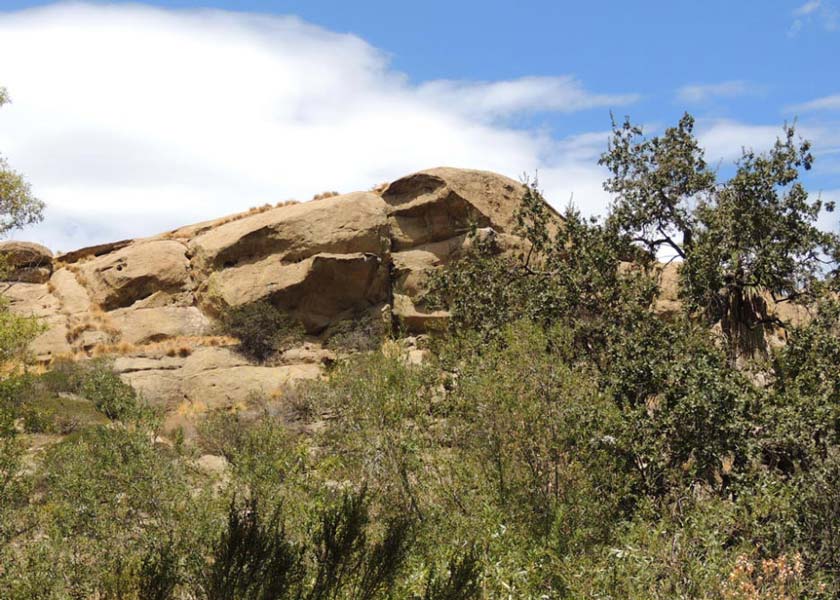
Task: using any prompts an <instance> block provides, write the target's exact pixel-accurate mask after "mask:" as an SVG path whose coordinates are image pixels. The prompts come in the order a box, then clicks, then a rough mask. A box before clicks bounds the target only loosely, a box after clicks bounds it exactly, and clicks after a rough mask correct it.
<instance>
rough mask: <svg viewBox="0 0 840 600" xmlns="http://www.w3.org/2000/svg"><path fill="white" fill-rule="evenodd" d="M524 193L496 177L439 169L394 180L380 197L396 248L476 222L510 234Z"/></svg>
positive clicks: (438, 237)
mask: <svg viewBox="0 0 840 600" xmlns="http://www.w3.org/2000/svg"><path fill="white" fill-rule="evenodd" d="M524 191H525V189H524V187H523V186H522V184H520V183H517V182H516V181H514V180H512V179H508V178H507V177H503V176H501V175H498V174H496V173H490V172H487V171H470V170H464V169H452V168H448V167H440V168H437V169H429V170H428V171H420V172H419V173H414V174H412V175H408V176H407V177H403V178H402V179H398V180H397V181H395V182H393V183H392V184H390V185H389V186H388V187H387V188H386V189H385V191H384V192H383V194H382V199H383V200H384V201H385V202H386V203H387V204H388V215H389V221H390V226H391V240H392V245H393V249H394V250H405V249H407V248H411V247H413V246H418V245H420V244H428V243H429V242H437V241H441V240H446V239H449V238H453V237H456V236H459V235H462V234H465V233H467V232H468V231H469V229H470V227H471V226H472V225H473V224H474V225H476V226H478V227H492V228H493V229H494V230H496V231H497V232H499V233H511V232H512V231H513V229H514V225H515V212H516V209H517V207H518V206H519V202H520V200H521V198H522V194H523V193H524Z"/></svg>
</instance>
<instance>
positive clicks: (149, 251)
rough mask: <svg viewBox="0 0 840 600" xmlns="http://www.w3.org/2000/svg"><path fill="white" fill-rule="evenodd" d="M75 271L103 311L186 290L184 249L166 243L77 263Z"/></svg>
mask: <svg viewBox="0 0 840 600" xmlns="http://www.w3.org/2000/svg"><path fill="white" fill-rule="evenodd" d="M79 270H80V276H81V278H82V281H83V282H84V283H85V284H86V286H87V288H88V290H89V291H90V294H91V298H92V299H93V301H94V302H95V303H97V304H98V305H99V306H101V307H102V308H104V309H105V310H113V309H116V308H122V307H126V306H130V305H131V304H133V303H134V302H136V301H138V300H142V299H143V298H146V297H148V296H151V295H152V294H153V293H155V292H158V291H162V292H177V291H182V290H185V289H187V288H188V287H190V277H189V260H188V259H187V254H186V247H185V246H184V245H183V244H181V243H180V242H175V241H170V240H155V241H151V242H138V243H135V244H131V245H130V246H127V247H125V248H123V249H121V250H118V251H116V252H112V253H109V254H105V255H103V256H100V257H98V258H94V259H91V260H88V261H86V262H83V263H80V266H79Z"/></svg>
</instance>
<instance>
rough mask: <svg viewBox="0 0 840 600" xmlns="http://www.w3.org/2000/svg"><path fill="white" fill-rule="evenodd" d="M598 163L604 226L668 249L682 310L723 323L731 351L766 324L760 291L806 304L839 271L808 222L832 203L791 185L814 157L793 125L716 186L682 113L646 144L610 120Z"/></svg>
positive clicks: (839, 247)
mask: <svg viewBox="0 0 840 600" xmlns="http://www.w3.org/2000/svg"><path fill="white" fill-rule="evenodd" d="M600 162H601V164H603V165H605V166H607V167H608V168H609V169H610V172H611V177H610V178H609V179H608V180H607V181H606V183H605V184H604V188H605V189H606V190H607V191H609V192H612V193H614V194H615V195H616V197H615V202H614V204H613V206H612V208H611V213H610V215H609V218H608V221H609V222H611V223H614V226H615V227H617V228H618V230H619V231H620V232H621V233H622V234H623V235H624V236H626V238H627V239H629V240H631V241H632V242H634V243H637V244H640V245H641V246H642V247H643V248H644V249H645V250H646V251H647V252H648V253H649V254H650V255H651V256H656V255H657V254H658V253H659V252H660V250H661V249H663V248H667V249H668V250H670V251H671V252H672V253H673V254H674V255H675V256H678V257H679V258H681V259H682V260H683V265H682V268H681V270H680V273H681V293H682V296H683V299H684V300H685V302H686V305H687V308H688V309H689V310H690V311H694V312H699V313H701V314H703V315H704V316H706V317H707V318H708V319H709V320H710V321H711V322H715V321H718V320H722V324H723V329H724V333H726V334H727V335H728V336H729V338H730V342H731V343H732V344H733V345H741V346H745V345H746V346H748V345H749V340H750V339H751V337H752V336H751V333H753V331H754V330H756V329H759V330H760V327H761V325H762V324H763V323H764V322H765V321H766V320H767V318H768V316H767V314H766V310H765V306H764V302H763V300H762V299H761V297H760V294H768V295H769V296H771V297H773V298H774V299H776V300H805V301H810V300H813V298H814V297H816V296H817V295H819V293H820V291H821V289H822V288H823V287H824V286H825V283H824V280H825V278H826V276H829V277H833V276H834V275H835V274H836V273H837V269H838V260H840V236H838V235H837V234H833V233H828V232H825V231H823V230H821V229H820V228H818V227H817V224H816V223H817V219H818V217H819V215H820V213H821V211H823V210H827V211H831V210H833V209H834V206H833V204H832V203H823V202H822V201H821V200H820V199H819V198H817V199H816V200H813V201H812V200H810V199H809V198H808V193H807V192H806V190H805V188H804V187H803V186H802V184H801V183H800V182H799V180H798V179H799V174H800V170H808V169H810V168H811V165H812V162H813V156H812V155H811V153H810V144H809V143H808V142H807V141H802V142H800V141H797V139H796V133H795V129H794V127H793V126H785V128H784V136H783V137H782V138H781V139H779V140H777V141H776V143H775V145H774V146H773V147H772V148H771V149H770V150H769V151H768V152H766V153H757V152H755V151H753V150H744V151H743V155H742V157H741V159H740V161H739V162H738V164H737V165H736V171H735V175H734V176H732V177H731V178H730V179H728V180H726V181H722V182H718V181H717V175H716V173H715V172H713V171H712V170H711V169H710V168H709V167H708V165H707V164H706V162H705V160H704V158H703V151H702V149H701V148H700V146H699V143H698V142H697V139H696V138H695V136H694V119H693V118H692V117H691V116H690V115H688V114H686V115H685V116H683V118H682V119H681V120H680V122H679V124H678V125H677V126H676V127H670V128H668V129H666V130H665V133H664V134H663V135H662V136H655V137H652V138H645V137H644V136H643V133H642V129H641V128H640V127H638V126H634V125H632V124H631V123H630V121H629V120H625V121H624V123H623V124H621V125H617V124H615V123H613V137H612V141H611V142H610V146H609V149H608V151H607V152H606V153H604V154H603V156H602V157H601V161H600ZM762 334H763V332H762ZM745 349H749V348H748V347H745Z"/></svg>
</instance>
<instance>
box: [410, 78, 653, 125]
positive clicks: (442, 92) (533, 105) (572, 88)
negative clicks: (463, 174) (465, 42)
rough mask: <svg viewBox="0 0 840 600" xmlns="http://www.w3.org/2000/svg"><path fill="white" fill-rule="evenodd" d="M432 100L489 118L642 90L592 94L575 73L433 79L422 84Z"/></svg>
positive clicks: (615, 99) (633, 97)
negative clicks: (490, 79) (509, 78)
mask: <svg viewBox="0 0 840 600" xmlns="http://www.w3.org/2000/svg"><path fill="white" fill-rule="evenodd" d="M419 92H420V95H421V97H424V98H425V99H427V100H429V101H430V102H431V103H434V104H439V105H441V106H446V107H449V108H451V109H455V110H458V111H459V112H461V113H463V114H470V115H474V116H481V117H486V118H491V119H494V118H499V117H506V116H509V115H511V114H514V113H522V112H529V111H555V112H562V113H571V112H575V111H579V110H583V109H587V108H598V107H610V106H616V105H622V104H630V103H632V102H635V101H637V100H638V99H639V95H638V94H614V95H608V94H592V93H590V92H588V91H587V90H586V89H585V88H584V87H583V85H582V84H581V83H580V82H579V81H577V80H576V79H575V78H573V77H569V76H566V77H523V78H521V79H517V80H515V81H495V82H464V81H432V82H429V83H426V84H424V85H422V86H420V88H419Z"/></svg>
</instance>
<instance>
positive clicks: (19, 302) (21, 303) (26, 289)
mask: <svg viewBox="0 0 840 600" xmlns="http://www.w3.org/2000/svg"><path fill="white" fill-rule="evenodd" d="M3 296H4V297H5V298H6V299H7V300H8V301H9V310H11V311H12V312H14V313H16V314H19V315H25V316H31V317H52V316H55V315H57V314H59V312H60V309H61V302H60V301H59V299H58V298H56V297H55V296H54V295H53V294H51V293H50V290H49V287H48V286H46V285H44V284H43V283H23V282H15V283H10V284H4V285H3Z"/></svg>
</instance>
